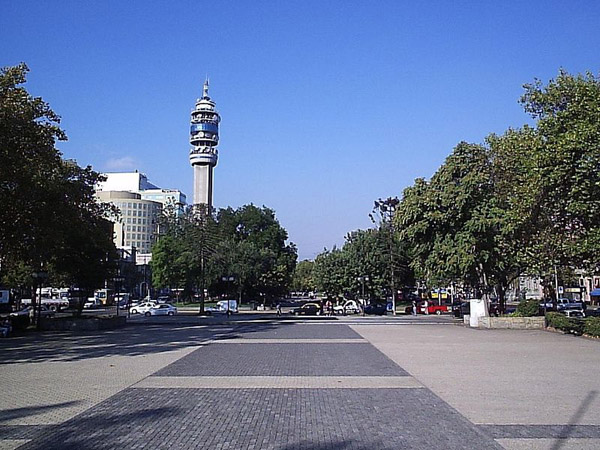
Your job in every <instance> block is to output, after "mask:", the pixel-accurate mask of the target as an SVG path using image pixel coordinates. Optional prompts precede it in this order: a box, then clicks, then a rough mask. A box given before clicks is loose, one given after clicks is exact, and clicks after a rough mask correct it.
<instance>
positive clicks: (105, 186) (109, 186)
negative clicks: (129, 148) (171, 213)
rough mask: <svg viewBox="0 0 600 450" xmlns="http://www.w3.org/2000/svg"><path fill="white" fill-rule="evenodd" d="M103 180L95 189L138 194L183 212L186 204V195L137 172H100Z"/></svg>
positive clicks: (145, 198)
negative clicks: (152, 181)
mask: <svg viewBox="0 0 600 450" xmlns="http://www.w3.org/2000/svg"><path fill="white" fill-rule="evenodd" d="M102 175H103V176H104V177H106V180H105V181H102V182H100V183H98V186H96V191H98V192H106V191H127V192H135V193H137V194H140V196H141V198H142V199H144V200H152V201H154V202H159V203H162V205H163V208H165V207H167V206H169V205H173V206H174V207H175V208H176V209H177V210H178V211H180V212H183V208H184V207H185V205H186V204H187V198H186V195H185V194H184V193H183V192H181V191H179V190H177V189H162V188H160V187H158V186H156V185H154V184H152V183H150V182H149V181H148V177H147V176H146V175H145V174H143V173H141V172H138V171H137V170H136V171H134V172H107V173H103V174H102Z"/></svg>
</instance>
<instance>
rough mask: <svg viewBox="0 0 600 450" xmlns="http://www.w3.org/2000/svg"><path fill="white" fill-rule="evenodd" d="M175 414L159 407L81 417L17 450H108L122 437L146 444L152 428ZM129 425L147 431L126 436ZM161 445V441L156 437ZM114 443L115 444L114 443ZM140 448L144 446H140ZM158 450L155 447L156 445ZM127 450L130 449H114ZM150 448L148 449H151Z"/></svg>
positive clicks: (139, 431)
mask: <svg viewBox="0 0 600 450" xmlns="http://www.w3.org/2000/svg"><path fill="white" fill-rule="evenodd" d="M177 412H178V408H173V407H162V408H149V409H142V410H136V411H134V412H129V413H125V414H118V413H115V412H114V411H112V412H108V411H107V412H103V413H95V414H87V413H84V414H81V415H79V416H77V417H75V418H73V419H71V420H68V421H67V422H65V423H63V424H61V425H57V426H55V427H54V428H53V429H52V432H51V433H49V432H44V431H42V432H41V433H40V434H38V436H36V438H34V439H33V440H32V441H31V442H28V443H27V444H25V445H24V446H21V447H19V448H20V449H23V450H25V449H44V450H49V449H61V450H65V449H73V450H75V449H77V450H88V449H90V450H91V449H108V448H111V449H112V448H116V447H115V444H116V443H118V441H119V436H125V437H127V438H128V440H129V441H130V442H131V441H135V440H139V441H140V442H145V443H148V441H150V439H148V436H147V435H148V434H154V435H156V431H157V430H156V429H154V427H153V425H156V423H157V422H158V421H159V420H161V419H163V418H165V417H169V416H170V415H174V414H176V413H177ZM132 422H136V423H138V424H139V423H145V424H147V428H146V429H145V430H144V431H142V430H138V431H137V432H135V433H133V435H132V434H129V433H128V431H129V428H130V427H129V424H130V423H132ZM158 439H159V440H160V442H162V440H163V438H162V437H161V436H158ZM115 441H117V442H115ZM142 447H143V446H142ZM157 447H158V445H157ZM117 448H129V447H121V446H120V447H117ZM150 448H151V447H150Z"/></svg>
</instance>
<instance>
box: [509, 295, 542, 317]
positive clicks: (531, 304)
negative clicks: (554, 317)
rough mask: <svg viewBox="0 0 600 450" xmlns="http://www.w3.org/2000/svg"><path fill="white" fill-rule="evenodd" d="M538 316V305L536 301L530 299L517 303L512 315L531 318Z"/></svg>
mask: <svg viewBox="0 0 600 450" xmlns="http://www.w3.org/2000/svg"><path fill="white" fill-rule="evenodd" d="M539 314H540V305H539V302H538V300H535V299H531V300H525V301H522V302H521V303H519V306H517V310H516V311H515V313H514V316H515V317H533V316H538V315H539Z"/></svg>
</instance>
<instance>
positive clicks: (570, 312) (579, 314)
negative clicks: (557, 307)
mask: <svg viewBox="0 0 600 450" xmlns="http://www.w3.org/2000/svg"><path fill="white" fill-rule="evenodd" d="M561 312H562V313H563V314H564V315H565V316H567V317H576V318H583V317H585V313H584V312H583V311H582V310H581V309H565V310H563V311H561Z"/></svg>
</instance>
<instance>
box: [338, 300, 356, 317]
mask: <svg viewBox="0 0 600 450" xmlns="http://www.w3.org/2000/svg"><path fill="white" fill-rule="evenodd" d="M360 311H361V309H360V306H358V303H356V301H355V300H346V301H345V302H344V303H343V304H342V305H336V306H334V307H333V312H334V313H335V314H344V315H345V314H358V313H360Z"/></svg>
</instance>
